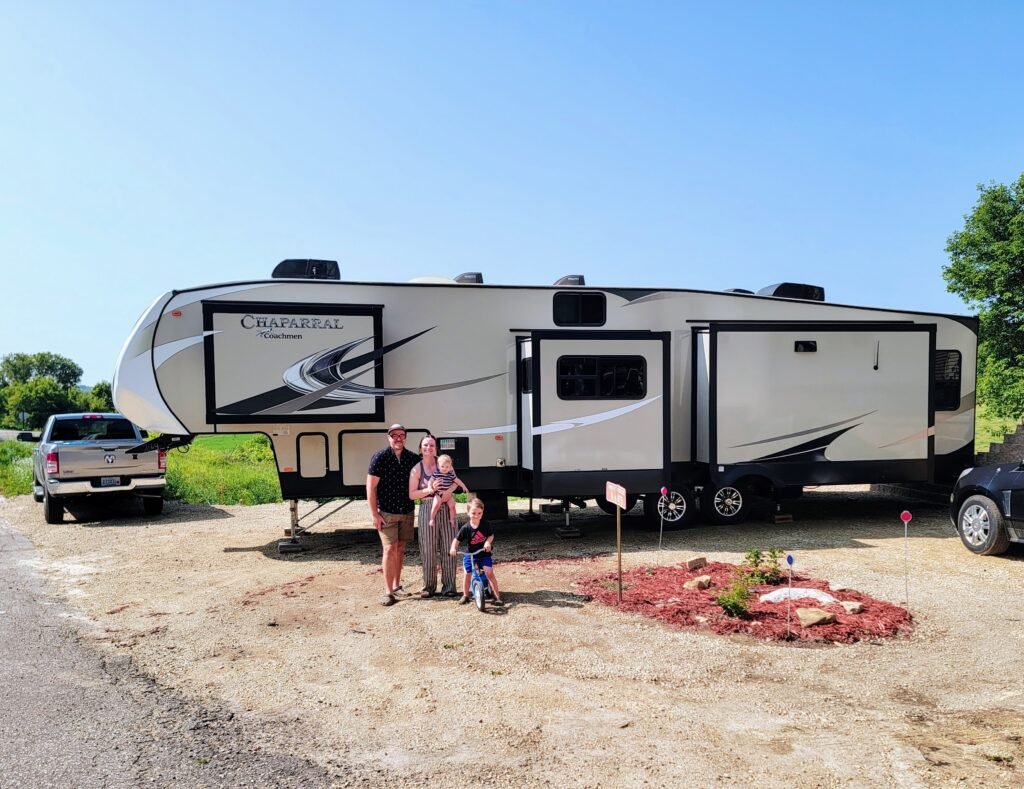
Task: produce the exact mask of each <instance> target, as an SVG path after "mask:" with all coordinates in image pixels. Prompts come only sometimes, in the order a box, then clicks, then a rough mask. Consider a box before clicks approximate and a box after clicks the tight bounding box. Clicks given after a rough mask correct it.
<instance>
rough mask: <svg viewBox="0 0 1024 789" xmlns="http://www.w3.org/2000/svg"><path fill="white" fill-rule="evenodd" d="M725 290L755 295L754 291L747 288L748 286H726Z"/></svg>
mask: <svg viewBox="0 0 1024 789" xmlns="http://www.w3.org/2000/svg"><path fill="white" fill-rule="evenodd" d="M725 292H726V293H749V294H750V295H754V291H752V290H747V289H746V288H726V289H725Z"/></svg>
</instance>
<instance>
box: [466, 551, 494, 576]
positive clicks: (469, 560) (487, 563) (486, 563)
mask: <svg viewBox="0 0 1024 789" xmlns="http://www.w3.org/2000/svg"><path fill="white" fill-rule="evenodd" d="M474 559H476V563H477V564H479V565H480V566H481V567H494V557H493V556H491V555H490V554H489V553H482V554H480V555H479V556H463V557H462V569H463V570H465V571H466V572H467V573H471V572H473V560H474Z"/></svg>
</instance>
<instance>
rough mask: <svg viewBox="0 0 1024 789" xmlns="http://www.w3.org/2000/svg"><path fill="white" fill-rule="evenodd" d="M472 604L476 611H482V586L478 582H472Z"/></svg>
mask: <svg viewBox="0 0 1024 789" xmlns="http://www.w3.org/2000/svg"><path fill="white" fill-rule="evenodd" d="M473 602H474V603H476V607H477V610H478V611H483V610H484V605H485V604H484V585H483V584H482V583H480V581H474V582H473Z"/></svg>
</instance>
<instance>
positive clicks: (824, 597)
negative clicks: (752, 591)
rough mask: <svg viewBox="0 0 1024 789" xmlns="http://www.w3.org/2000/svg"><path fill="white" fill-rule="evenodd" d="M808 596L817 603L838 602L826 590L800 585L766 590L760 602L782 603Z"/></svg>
mask: <svg viewBox="0 0 1024 789" xmlns="http://www.w3.org/2000/svg"><path fill="white" fill-rule="evenodd" d="M805 597H809V598H811V599H812V600H817V601H818V602H819V603H838V602H839V601H838V600H836V598H834V597H833V596H832V595H830V594H829V593H828V592H823V591H821V590H820V589H805V588H803V587H800V586H796V587H793V588H792V589H790V588H789V587H783V588H782V589H776V590H775V591H774V592H768V593H767V594H763V595H761V602H762V603H782V602H784V601H786V600H799V599H801V598H805Z"/></svg>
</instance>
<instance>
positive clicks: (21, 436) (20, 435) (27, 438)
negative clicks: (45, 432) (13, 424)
mask: <svg viewBox="0 0 1024 789" xmlns="http://www.w3.org/2000/svg"><path fill="white" fill-rule="evenodd" d="M17 439H18V441H38V440H39V436H34V435H32V434H31V433H29V432H24V433H18V435H17Z"/></svg>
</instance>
